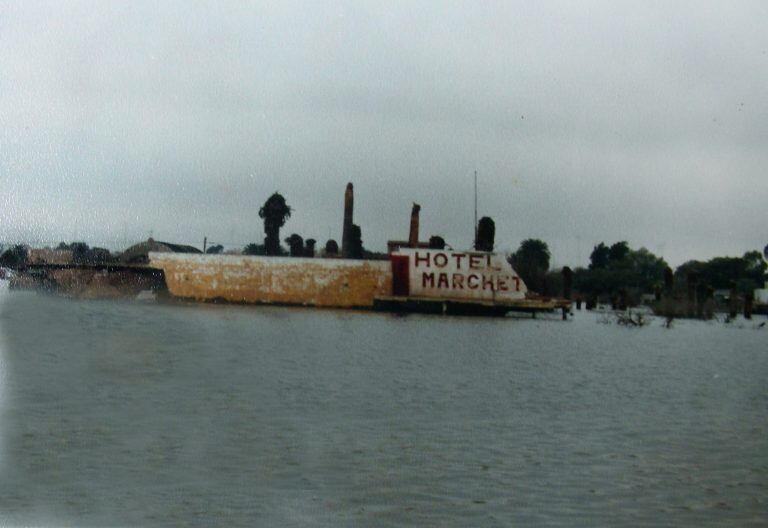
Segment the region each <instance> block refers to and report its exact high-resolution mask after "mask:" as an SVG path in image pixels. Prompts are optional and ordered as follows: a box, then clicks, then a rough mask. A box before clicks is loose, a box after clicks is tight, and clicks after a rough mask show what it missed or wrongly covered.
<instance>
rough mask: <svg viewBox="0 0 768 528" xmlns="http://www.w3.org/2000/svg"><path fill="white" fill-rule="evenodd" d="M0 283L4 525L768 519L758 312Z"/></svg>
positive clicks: (766, 362)
mask: <svg viewBox="0 0 768 528" xmlns="http://www.w3.org/2000/svg"><path fill="white" fill-rule="evenodd" d="M0 302H1V303H2V306H1V307H0V332H1V334H0V336H1V337H2V344H1V347H2V348H0V361H1V362H0V375H1V377H0V380H1V383H2V388H1V390H2V399H1V400H0V524H2V525H9V526H184V525H186V526H213V525H221V526H288V527H290V526H296V527H299V526H301V527H304V526H329V527H331V526H333V527H336V526H366V527H367V526H441V527H442V526H484V527H485V526H511V525H519V526H545V525H546V526H724V525H728V526H765V525H766V524H768V346H766V345H767V344H768V327H766V328H757V326H758V324H759V323H760V322H762V321H764V320H765V319H764V318H758V319H755V320H754V321H743V320H742V321H740V322H739V323H738V324H737V325H733V324H732V325H725V324H723V323H705V322H694V321H680V322H676V323H675V324H674V325H673V327H672V328H670V329H667V328H663V327H662V321H661V320H659V319H655V320H653V321H651V323H650V324H649V325H648V326H646V327H643V328H626V327H622V326H619V325H617V324H615V323H611V322H603V321H601V319H602V318H603V317H604V316H600V315H596V314H588V313H585V312H577V313H576V318H575V320H572V321H568V322H562V321H560V320H558V318H557V317H553V318H551V319H548V320H544V319H541V318H539V319H537V320H531V319H514V320H510V319H474V318H458V317H457V318H451V317H434V316H418V315H412V316H392V315H388V314H376V313H362V312H343V311H327V310H310V309H290V308H272V307H243V306H218V305H187V306H172V305H155V304H137V303H126V302H107V301H90V302H86V301H69V300H65V299H58V298H50V297H43V296H37V295H34V294H23V293H4V294H3V296H2V301H0ZM767 326H768V325H767Z"/></svg>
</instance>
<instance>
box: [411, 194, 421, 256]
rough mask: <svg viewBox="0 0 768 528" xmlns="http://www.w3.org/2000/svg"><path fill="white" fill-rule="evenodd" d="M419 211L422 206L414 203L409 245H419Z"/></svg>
mask: <svg viewBox="0 0 768 528" xmlns="http://www.w3.org/2000/svg"><path fill="white" fill-rule="evenodd" d="M419 211H421V206H420V205H419V204H417V203H415V204H413V209H411V230H410V232H409V234H408V247H412V248H414V247H417V246H418V245H419Z"/></svg>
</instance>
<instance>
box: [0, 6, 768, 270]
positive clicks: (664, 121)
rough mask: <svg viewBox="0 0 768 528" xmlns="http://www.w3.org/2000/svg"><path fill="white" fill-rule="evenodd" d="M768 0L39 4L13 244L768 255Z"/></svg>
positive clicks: (24, 80)
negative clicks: (481, 230)
mask: <svg viewBox="0 0 768 528" xmlns="http://www.w3.org/2000/svg"><path fill="white" fill-rule="evenodd" d="M766 19H768V7H767V6H766V5H765V4H764V3H762V2H734V3H729V4H722V3H720V2H711V3H709V2H695V3H689V2H675V3H669V2H659V3H654V2H651V3H643V4H642V5H636V4H632V3H629V2H597V1H595V2H588V3H581V2H580V3H571V2H550V3H546V4H544V5H538V6H532V5H530V3H522V2H521V3H513V2H488V3H482V4H481V5H475V3H469V2H467V3H461V2H458V3H444V2H434V3H432V2H420V3H416V4H414V3H405V2H402V3H388V4H387V5H386V6H384V5H381V4H378V3H360V2H333V3H322V4H308V3H280V5H279V6H265V5H259V4H255V3H253V4H250V3H249V4H245V3H239V2H238V3H235V2H231V3H229V2H227V3H223V4H222V5H219V6H211V5H205V4H202V3H196V2H162V3H159V4H158V3H145V2H132V3H129V4H125V5H118V4H104V3H98V2H81V3H67V4H65V5H61V4H59V3H46V2H40V3H27V2H24V3H21V2H20V3H16V4H11V5H5V6H4V7H3V8H2V16H0V72H2V75H1V76H0V93H1V94H2V97H0V142H1V146H0V182H1V183H2V195H1V196H0V208H1V209H0V210H1V211H2V213H0V240H6V241H13V240H16V239H27V240H32V241H39V242H43V243H55V242H57V241H60V240H71V239H85V240H88V241H89V242H91V243H93V244H103V245H108V246H111V247H115V248H120V247H124V246H125V245H126V244H127V243H130V242H133V241H135V240H137V239H138V238H145V237H146V236H148V234H149V232H150V231H151V232H152V233H153V234H154V235H155V236H156V237H158V238H165V239H169V240H177V241H180V242H190V243H198V244H200V242H201V241H202V237H203V236H204V235H207V236H208V237H209V239H213V240H218V241H222V242H225V243H229V244H233V245H243V244H245V243H247V242H250V241H256V240H260V239H261V238H262V237H263V233H262V230H261V225H260V222H259V219H258V216H257V211H258V207H259V205H260V204H261V203H262V202H263V201H264V200H265V199H266V197H267V196H268V195H269V194H270V193H272V192H274V191H275V190H279V191H280V192H282V193H283V194H284V195H285V196H286V197H287V199H288V202H289V203H290V204H291V205H292V206H293V207H294V209H295V214H294V215H293V217H292V218H291V220H290V221H289V223H288V224H287V225H286V227H285V230H286V233H285V234H286V236H287V235H288V234H290V233H291V232H299V233H301V234H302V235H304V236H312V237H315V238H317V239H319V240H321V241H324V240H325V239H326V238H327V237H329V236H331V237H334V238H338V237H339V233H340V229H341V203H342V193H343V189H344V185H345V184H346V182H347V181H353V182H354V183H355V185H356V204H357V210H356V221H357V222H358V223H359V224H360V225H361V226H362V227H363V239H364V241H365V243H366V245H367V246H368V247H370V248H372V249H383V247H384V243H385V241H386V240H387V239H388V238H402V237H404V236H405V235H406V233H407V224H408V215H409V211H410V204H411V202H412V201H417V202H419V203H421V204H422V206H423V209H422V226H423V233H424V234H425V235H427V234H432V233H434V234H438V233H439V234H442V235H443V236H445V237H446V239H447V240H449V242H450V243H452V244H453V245H455V246H456V247H465V246H468V245H469V244H470V243H471V236H472V202H473V200H472V173H473V171H474V170H478V171H479V175H480V177H479V180H480V191H479V200H480V209H481V210H480V213H481V214H487V215H490V216H492V217H493V218H494V219H495V220H496V224H497V243H498V246H499V247H500V248H501V249H514V248H515V247H516V246H517V244H518V243H519V242H520V240H522V239H523V238H527V237H532V236H535V237H541V238H544V239H545V240H547V241H548V242H549V243H550V246H551V248H552V250H553V253H554V256H555V260H556V262H558V263H560V264H564V263H569V264H577V263H585V262H586V259H587V256H588V255H589V251H590V250H591V246H592V245H593V244H595V243H597V242H599V241H601V240H605V241H607V242H612V241H615V240H620V239H626V240H629V242H630V244H631V245H633V246H641V245H644V246H647V247H648V248H649V249H651V250H652V251H655V252H659V253H661V254H662V255H663V256H665V257H666V258H667V259H668V260H669V261H670V262H672V263H674V264H679V263H680V262H682V260H685V259H687V258H709V257H711V256H714V255H717V254H740V253H743V252H744V251H746V250H748V249H753V248H759V247H762V246H763V245H764V244H765V243H766V242H768V240H766V230H765V227H764V224H765V218H766V215H765V203H766V202H767V201H768V185H766V183H765V167H766V166H768V149H767V148H766V146H768V100H767V99H766V98H765V97H764V94H763V92H764V87H765V86H768V55H766V52H767V51H768V36H766V35H765V32H764V30H763V29H764V28H763V27H762V26H763V24H762V21H763V20H766Z"/></svg>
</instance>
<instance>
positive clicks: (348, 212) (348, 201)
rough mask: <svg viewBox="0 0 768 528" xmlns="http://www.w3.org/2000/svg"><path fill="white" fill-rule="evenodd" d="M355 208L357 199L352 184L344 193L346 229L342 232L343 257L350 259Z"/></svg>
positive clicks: (349, 184) (348, 185)
mask: <svg viewBox="0 0 768 528" xmlns="http://www.w3.org/2000/svg"><path fill="white" fill-rule="evenodd" d="M354 206H355V197H354V193H353V187H352V183H351V182H350V183H348V184H347V190H346V191H345V192H344V227H343V228H342V231H341V256H342V258H349V255H350V240H351V238H352V237H351V235H352V212H353V209H354Z"/></svg>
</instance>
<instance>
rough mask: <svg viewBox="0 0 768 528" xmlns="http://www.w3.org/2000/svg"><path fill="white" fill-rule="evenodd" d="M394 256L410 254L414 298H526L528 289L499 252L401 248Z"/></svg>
mask: <svg viewBox="0 0 768 528" xmlns="http://www.w3.org/2000/svg"><path fill="white" fill-rule="evenodd" d="M393 255H396V256H407V257H408V260H409V262H408V275H409V279H408V280H409V287H410V295H411V296H414V297H416V296H420V297H441V298H453V299H475V300H483V301H503V300H519V299H524V298H525V294H526V292H527V291H528V288H527V287H526V285H525V283H524V282H523V280H522V279H521V278H520V276H519V275H518V274H517V272H516V271H515V270H514V269H513V268H512V265H511V264H510V263H509V262H507V260H506V259H505V258H504V256H503V255H501V254H498V253H485V252H480V251H448V250H445V251H444V250H435V249H416V248H400V249H399V250H398V251H397V252H396V253H393ZM395 280H397V279H395Z"/></svg>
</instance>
